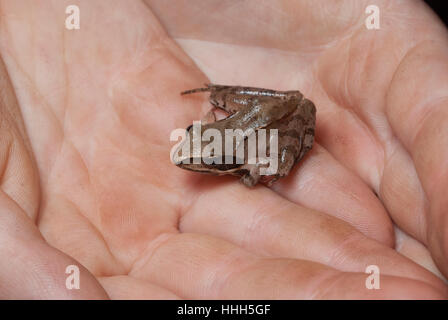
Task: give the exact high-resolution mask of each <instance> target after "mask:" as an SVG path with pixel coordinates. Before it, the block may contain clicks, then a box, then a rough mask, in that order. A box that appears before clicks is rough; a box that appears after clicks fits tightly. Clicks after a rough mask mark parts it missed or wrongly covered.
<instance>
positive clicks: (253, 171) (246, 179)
mask: <svg viewBox="0 0 448 320" xmlns="http://www.w3.org/2000/svg"><path fill="white" fill-rule="evenodd" d="M260 178H261V176H260V168H259V167H258V166H257V165H251V166H250V170H249V172H248V173H246V174H245V175H243V176H242V177H241V179H240V181H241V182H242V183H243V184H244V185H245V186H247V187H253V186H255V185H256V184H257V183H258V181H260Z"/></svg>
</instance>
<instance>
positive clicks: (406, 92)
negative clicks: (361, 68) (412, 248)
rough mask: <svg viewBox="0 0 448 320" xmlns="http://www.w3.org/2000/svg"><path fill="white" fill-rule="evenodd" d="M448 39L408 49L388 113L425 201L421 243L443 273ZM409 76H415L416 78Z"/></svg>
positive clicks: (447, 267) (447, 225)
mask: <svg viewBox="0 0 448 320" xmlns="http://www.w3.org/2000/svg"><path fill="white" fill-rule="evenodd" d="M447 61H448V43H447V42H446V41H445V42H442V43H437V42H423V43H420V44H419V45H416V46H415V47H414V48H413V49H412V50H410V51H409V52H408V53H407V55H406V57H405V58H404V59H403V60H402V62H401V64H400V66H399V68H398V69H397V71H396V73H395V76H394V78H393V80H392V83H391V87H390V90H389V92H388V99H387V115H388V117H389V119H390V122H391V125H392V127H393V129H394V132H396V134H397V136H398V138H399V139H400V141H401V142H402V143H403V144H404V146H405V148H406V149H407V150H408V151H409V153H410V155H411V157H412V160H413V162H414V164H415V168H416V172H417V175H418V177H419V180H420V181H421V185H422V187H423V191H424V194H425V196H426V198H427V199H428V201H429V207H428V210H424V211H423V212H424V214H425V215H424V217H423V218H421V220H422V221H423V224H424V225H425V226H426V230H425V233H426V236H424V242H425V243H426V244H427V245H428V246H429V248H430V250H431V252H432V253H433V255H434V258H435V260H436V263H437V265H438V266H439V268H441V270H442V272H443V273H444V274H445V276H446V275H448V212H447V208H448V198H447V197H446V190H448V148H446V146H447V145H448V125H447V124H448V108H447V106H448V62H447ZM413 79H419V80H418V81H415V80H413Z"/></svg>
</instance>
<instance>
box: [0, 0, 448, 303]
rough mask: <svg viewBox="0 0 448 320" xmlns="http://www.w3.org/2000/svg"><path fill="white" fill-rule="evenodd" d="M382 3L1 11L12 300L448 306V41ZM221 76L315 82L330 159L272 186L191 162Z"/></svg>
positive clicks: (1, 217) (2, 196)
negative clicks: (176, 152) (76, 281)
mask: <svg viewBox="0 0 448 320" xmlns="http://www.w3.org/2000/svg"><path fill="white" fill-rule="evenodd" d="M174 2H177V3H176V4H174ZM374 2H375V3H376V4H377V5H378V6H379V7H380V8H381V10H382V11H381V12H382V20H381V30H377V31H367V30H366V28H365V26H364V19H365V17H366V15H365V13H364V10H365V7H367V5H369V4H373V3H372V1H360V0H352V1H349V0H347V1H338V2H334V3H333V2H330V1H326V2H325V10H322V6H321V5H316V1H256V3H257V4H256V7H257V10H251V8H253V7H254V5H255V4H254V1H244V2H240V1H235V2H229V1H226V2H220V1H214V0H213V1H207V2H204V1H198V2H197V3H196V4H193V3H192V2H191V1H169V2H166V1H162V0H157V1H147V2H146V3H145V2H141V1H130V0H120V1H118V0H117V1H112V0H107V1H106V0H104V1H103V0H96V1H92V0H85V1H78V3H79V5H80V8H81V29H80V30H78V31H68V30H66V29H65V28H64V24H63V20H64V17H65V16H64V12H65V7H66V6H67V5H69V4H72V3H70V1H49V0H48V1H47V0H46V1H39V3H37V2H36V1H19V0H14V1H12V0H2V1H0V10H1V12H0V13H1V17H2V19H1V25H0V52H1V57H2V58H3V63H2V64H1V67H0V87H1V90H0V93H1V96H0V98H1V101H0V177H1V178H0V183H1V190H0V212H1V214H0V298H98V299H102V298H107V297H110V298H125V299H126V298H149V299H157V298H163V299H175V298H192V299H200V298H208V299H210V298H294V299H295V298H442V299H445V298H447V295H448V290H447V287H446V284H445V283H444V282H443V281H442V280H441V278H443V276H442V275H441V273H442V274H444V275H445V277H446V276H448V233H447V232H448V218H447V208H448V198H447V197H446V190H447V189H448V179H447V178H448V148H446V146H447V145H448V125H447V124H448V111H447V110H448V109H447V104H448V98H447V96H448V36H447V34H448V33H447V30H446V29H445V27H443V25H442V24H441V23H440V22H439V21H438V20H437V19H435V17H434V15H433V14H432V13H431V12H430V11H429V9H428V8H427V7H425V6H424V5H423V4H422V3H421V2H419V1H374ZM187 3H188V5H187ZM248 12H249V13H250V14H248ZM156 17H157V18H156ZM276 21H281V23H276ZM241 30H244V32H241ZM176 41H178V43H179V44H180V46H179V45H177V44H176ZM193 60H194V61H195V62H196V64H195V63H193ZM208 82H213V83H225V84H243V85H248V86H256V87H266V88H275V89H278V90H300V91H301V92H303V93H304V94H305V95H306V96H307V97H309V98H310V99H311V100H312V101H313V102H314V103H315V105H316V108H317V126H316V139H317V140H316V143H315V144H314V147H313V150H311V151H310V152H309V154H307V156H306V157H305V158H304V159H303V161H302V163H301V164H300V165H298V166H296V167H295V168H294V169H293V171H292V172H291V173H290V175H289V176H288V177H287V178H284V179H282V180H281V181H278V182H277V183H276V184H275V185H274V187H273V188H272V189H268V188H266V187H264V186H257V187H255V188H254V189H248V188H245V187H244V186H243V185H241V184H240V183H239V182H238V179H236V178H234V177H214V176H208V175H200V174H197V173H195V172H188V171H185V170H181V169H179V168H176V167H175V166H174V165H173V164H172V163H171V162H170V161H169V152H170V148H171V146H172V145H173V143H172V142H170V141H169V134H170V132H171V130H173V129H176V128H185V127H186V126H188V125H189V124H191V123H192V121H193V120H197V119H200V118H201V117H202V116H204V115H205V114H206V113H207V111H208V109H209V104H208V101H207V98H206V96H203V95H194V96H190V97H188V99H186V98H185V97H182V96H180V95H179V92H181V91H184V90H187V89H190V88H195V87H198V86H201V85H202V84H203V83H208ZM376 195H378V197H377V196H376ZM71 264H74V265H78V266H80V267H81V289H80V290H67V289H66V287H65V279H66V276H67V275H66V274H65V268H66V267H67V266H68V265H71ZM372 264H374V265H378V266H379V267H380V270H381V290H367V289H366V287H365V279H366V276H367V275H366V274H365V273H364V271H365V268H366V267H367V266H368V265H372ZM435 274H437V275H439V276H436V275H435Z"/></svg>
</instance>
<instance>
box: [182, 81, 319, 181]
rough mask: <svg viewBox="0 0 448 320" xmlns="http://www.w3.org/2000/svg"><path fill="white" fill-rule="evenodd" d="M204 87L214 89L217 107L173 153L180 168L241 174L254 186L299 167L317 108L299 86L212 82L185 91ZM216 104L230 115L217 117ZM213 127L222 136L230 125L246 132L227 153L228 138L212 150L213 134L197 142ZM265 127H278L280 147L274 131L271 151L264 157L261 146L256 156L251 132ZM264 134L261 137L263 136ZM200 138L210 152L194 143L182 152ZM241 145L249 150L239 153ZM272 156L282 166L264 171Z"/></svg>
mask: <svg viewBox="0 0 448 320" xmlns="http://www.w3.org/2000/svg"><path fill="white" fill-rule="evenodd" d="M204 91H208V92H210V98H209V100H210V103H211V104H212V105H213V109H212V110H211V111H210V112H209V113H208V114H207V116H206V117H205V119H206V120H203V121H202V122H201V125H200V131H199V132H194V130H193V129H194V128H193V125H191V126H189V127H188V128H187V129H186V131H187V132H186V139H185V140H184V142H183V143H181V144H180V145H179V147H178V148H177V150H176V151H175V152H174V154H173V162H174V163H175V164H176V165H177V166H179V167H180V168H182V169H187V170H192V171H198V172H205V173H211V174H216V175H225V174H230V175H235V176H240V177H241V181H242V182H243V183H244V184H245V185H246V186H248V187H252V186H254V185H256V184H257V183H258V182H259V181H261V182H263V183H266V184H268V185H269V186H270V185H271V184H272V183H273V182H274V181H276V180H277V179H279V178H281V177H284V176H287V175H288V174H289V172H290V171H291V169H292V168H293V166H294V165H295V164H296V163H297V162H298V161H300V159H302V158H303V156H304V155H305V154H306V153H307V152H308V151H309V150H310V149H311V148H312V146H313V141H314V128H315V123H316V108H315V106H314V104H313V103H312V102H311V101H310V100H308V99H305V98H304V97H303V95H302V94H301V93H300V92H299V91H275V90H270V89H262V88H252V87H241V86H225V85H214V84H207V85H206V87H205V88H198V89H193V90H188V91H184V92H182V93H181V94H182V95H185V94H190V93H195V92H204ZM216 108H217V109H221V110H223V111H225V112H226V113H227V114H228V117H226V118H224V119H222V120H218V121H216V117H215V113H214V111H215V110H214V109H216ZM209 129H214V130H215V131H214V132H217V133H220V134H221V136H222V137H224V136H226V133H227V132H228V131H229V129H233V130H235V129H239V130H237V131H239V132H240V133H242V135H240V136H239V137H238V136H237V135H235V136H234V138H235V139H234V140H233V142H235V143H233V142H232V145H233V147H232V149H231V150H230V151H231V153H230V156H229V155H228V152H227V153H226V151H228V150H226V149H225V146H224V143H220V144H218V147H216V145H215V148H212V149H213V150H211V151H210V148H209V147H210V146H209V145H210V139H201V140H200V141H199V142H197V137H195V134H197V135H198V136H202V135H203V134H204V133H205V132H207V130H209ZM261 129H266V131H267V132H269V131H274V132H277V138H276V140H275V141H276V143H275V148H274V144H273V141H274V140H272V135H271V139H270V140H269V139H268V141H267V143H266V152H267V153H266V155H267V156H264V157H263V156H260V154H259V153H260V150H257V157H256V160H254V159H253V157H252V158H251V156H250V152H249V151H248V150H249V145H248V144H249V142H250V141H255V140H251V137H253V135H254V134H255V135H256V134H257V133H258V131H260V130H261ZM275 129H276V130H275ZM209 131H210V130H209ZM248 132H249V134H247V133H248ZM195 139H196V140H195ZM258 139H259V140H260V137H258ZM235 140H236V141H235ZM194 141H196V142H194ZM214 142H216V141H214ZM194 143H199V146H200V147H201V150H207V148H208V150H209V151H210V152H208V153H206V154H207V155H204V153H201V152H199V153H198V152H193V151H192V150H193V148H188V149H187V150H190V151H189V152H187V154H185V152H184V153H183V154H182V152H181V151H182V150H184V149H183V147H185V144H190V146H191V147H193V145H194ZM196 146H197V145H196ZM241 148H243V150H244V151H243V152H239V151H241ZM274 149H276V150H274ZM238 154H239V156H238ZM272 156H274V157H275V160H276V161H277V166H276V168H277V170H276V171H275V172H269V171H267V172H268V173H267V174H266V173H264V174H263V169H266V167H267V161H266V159H267V158H268V157H272ZM251 160H252V161H251Z"/></svg>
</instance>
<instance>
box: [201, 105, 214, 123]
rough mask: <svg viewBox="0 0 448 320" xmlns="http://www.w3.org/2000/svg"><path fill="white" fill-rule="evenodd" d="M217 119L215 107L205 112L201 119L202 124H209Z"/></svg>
mask: <svg viewBox="0 0 448 320" xmlns="http://www.w3.org/2000/svg"><path fill="white" fill-rule="evenodd" d="M215 121H216V115H215V112H214V108H213V109H212V110H210V111H209V112H207V113H206V114H205V116H204V117H203V118H202V119H201V124H203V125H204V124H209V123H213V122H215Z"/></svg>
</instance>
